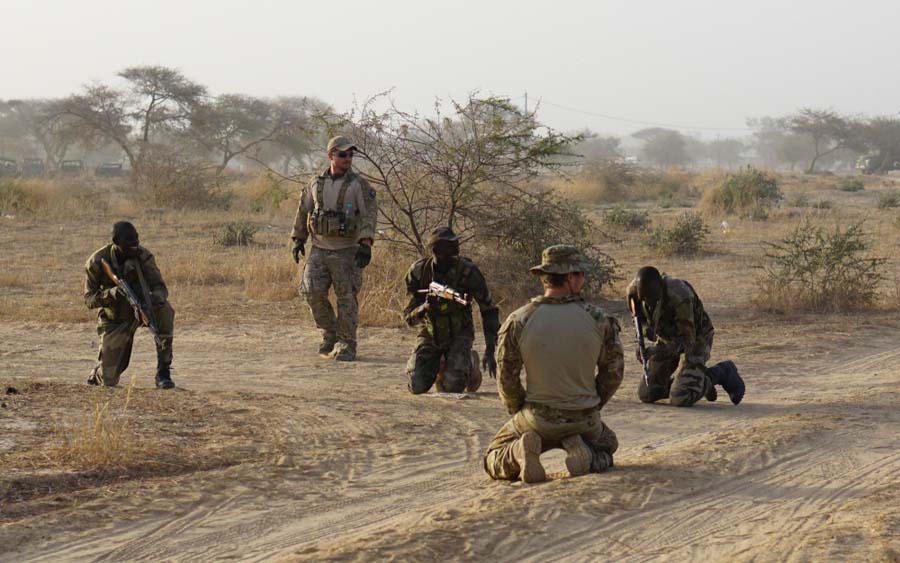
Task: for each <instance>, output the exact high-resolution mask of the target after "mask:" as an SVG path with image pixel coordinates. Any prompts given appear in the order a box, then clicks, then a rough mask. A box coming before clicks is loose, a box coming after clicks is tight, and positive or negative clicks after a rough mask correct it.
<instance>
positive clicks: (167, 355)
mask: <svg viewBox="0 0 900 563" xmlns="http://www.w3.org/2000/svg"><path fill="white" fill-rule="evenodd" d="M105 267H108V268H109V269H110V273H112V274H113V275H114V276H116V277H117V278H119V279H121V280H124V281H125V283H126V284H127V285H128V286H129V287H130V288H131V290H132V292H133V294H134V297H136V298H137V300H138V302H139V305H140V307H141V308H142V310H143V312H144V314H146V315H147V317H148V318H149V319H151V320H150V323H151V326H153V325H155V329H156V331H157V332H158V334H155V335H154V336H156V337H157V338H156V339H155V341H156V362H157V363H156V386H157V387H159V388H160V389H171V388H173V387H175V384H174V383H173V382H172V375H171V366H172V332H173V330H174V323H175V310H174V309H172V306H171V305H170V304H169V290H168V289H167V288H166V284H165V282H163V279H162V274H160V272H159V268H157V267H156V260H155V259H154V258H153V254H151V253H150V251H149V250H147V249H146V248H144V247H143V246H141V245H140V243H139V241H138V232H137V229H135V228H134V225H132V224H131V223H129V222H127V221H119V222H118V223H116V224H115V225H113V232H112V244H107V245H106V246H104V247H103V248H101V249H100V250H98V251H96V252H94V253H93V254H92V255H91V257H90V258H88V261H87V264H85V270H86V277H85V280H84V302H85V303H86V304H87V306H88V308H89V309H100V312H99V314H98V327H97V332H98V333H99V334H100V357H99V362H98V363H97V365H96V367H94V369H93V370H92V371H91V376H90V378H88V384H90V385H100V384H103V385H106V386H108V387H113V386H115V385H117V384H118V383H119V377H120V376H121V375H122V372H124V371H125V369H126V368H127V367H128V362H129V361H130V360H131V349H132V346H133V345H134V333H135V331H136V330H137V329H138V327H140V326H141V324H142V321H141V320H139V319H138V318H137V316H136V314H135V311H134V309H133V307H132V305H131V304H130V303H129V301H128V300H127V298H126V296H125V295H124V293H123V290H122V289H121V288H120V287H117V286H116V283H115V282H114V281H113V280H112V279H111V277H110V275H109V273H107V272H106V271H105Z"/></svg>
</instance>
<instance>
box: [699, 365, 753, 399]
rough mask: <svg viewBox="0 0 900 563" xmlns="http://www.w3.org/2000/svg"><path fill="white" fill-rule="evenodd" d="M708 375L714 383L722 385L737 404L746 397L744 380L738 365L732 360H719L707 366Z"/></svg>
mask: <svg viewBox="0 0 900 563" xmlns="http://www.w3.org/2000/svg"><path fill="white" fill-rule="evenodd" d="M706 375H707V377H709V380H710V381H712V383H713V385H721V386H722V389H724V390H725V392H726V393H728V397H729V398H730V399H731V402H732V403H734V404H735V405H736V404H738V403H740V402H741V400H742V399H743V398H744V391H745V386H744V380H743V379H741V376H740V374H738V370H737V366H736V365H734V362H732V361H731V360H726V361H724V362H719V363H717V364H716V365H714V366H713V367H711V368H707V370H706Z"/></svg>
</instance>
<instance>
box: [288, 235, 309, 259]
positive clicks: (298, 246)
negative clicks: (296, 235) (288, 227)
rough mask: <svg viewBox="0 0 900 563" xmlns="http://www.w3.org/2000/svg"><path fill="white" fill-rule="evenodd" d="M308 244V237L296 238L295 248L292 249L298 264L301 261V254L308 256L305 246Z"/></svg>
mask: <svg viewBox="0 0 900 563" xmlns="http://www.w3.org/2000/svg"><path fill="white" fill-rule="evenodd" d="M304 246H306V239H295V240H294V249H293V250H292V251H291V254H293V255H294V262H296V263H297V264H299V263H300V255H301V254H302V255H303V256H306V249H305V248H303V247H304Z"/></svg>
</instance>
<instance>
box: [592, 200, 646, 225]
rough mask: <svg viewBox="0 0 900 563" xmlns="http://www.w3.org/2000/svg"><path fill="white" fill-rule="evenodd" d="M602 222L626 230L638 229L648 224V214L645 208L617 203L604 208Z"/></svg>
mask: <svg viewBox="0 0 900 563" xmlns="http://www.w3.org/2000/svg"><path fill="white" fill-rule="evenodd" d="M603 224H604V225H608V226H610V227H615V228H619V229H623V230H626V231H640V230H643V229H646V228H647V227H648V226H649V225H650V215H649V214H648V213H647V212H646V211H645V210H642V209H634V208H629V207H625V206H624V205H621V204H618V205H615V206H613V207H611V208H610V209H607V210H606V212H605V213H604V214H603Z"/></svg>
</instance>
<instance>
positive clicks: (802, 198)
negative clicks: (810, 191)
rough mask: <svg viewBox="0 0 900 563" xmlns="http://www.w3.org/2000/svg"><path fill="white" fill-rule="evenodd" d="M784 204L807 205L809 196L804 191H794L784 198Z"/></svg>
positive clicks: (789, 205)
mask: <svg viewBox="0 0 900 563" xmlns="http://www.w3.org/2000/svg"><path fill="white" fill-rule="evenodd" d="M784 204H785V205H786V206H788V207H809V196H807V195H806V194H805V193H804V192H795V193H792V194H791V195H789V196H788V197H787V199H785V200H784Z"/></svg>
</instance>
